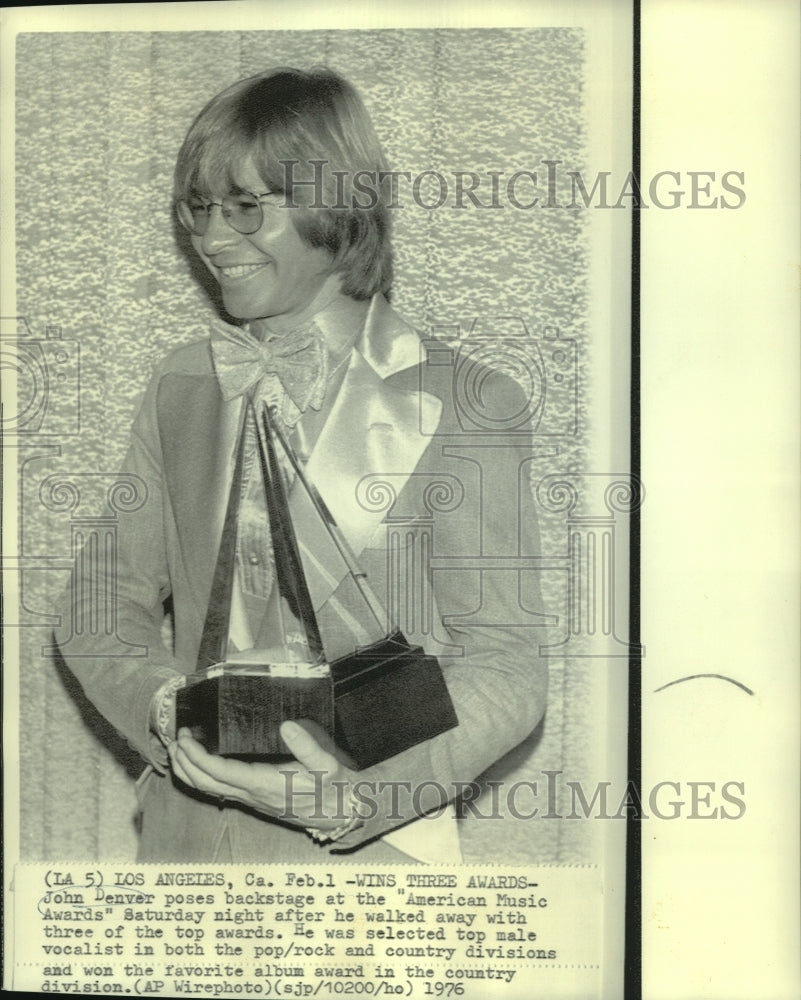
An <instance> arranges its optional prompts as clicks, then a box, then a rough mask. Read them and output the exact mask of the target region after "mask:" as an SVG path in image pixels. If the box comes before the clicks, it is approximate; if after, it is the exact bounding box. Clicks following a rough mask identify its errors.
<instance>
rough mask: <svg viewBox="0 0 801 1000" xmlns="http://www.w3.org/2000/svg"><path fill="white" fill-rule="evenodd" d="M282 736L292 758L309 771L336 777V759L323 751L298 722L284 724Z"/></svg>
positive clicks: (337, 767) (337, 766)
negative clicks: (322, 772) (323, 772)
mask: <svg viewBox="0 0 801 1000" xmlns="http://www.w3.org/2000/svg"><path fill="white" fill-rule="evenodd" d="M281 736H282V737H283V739H284V742H285V743H286V745H287V746H288V747H289V749H290V751H291V753H292V756H293V757H294V758H295V760H297V761H299V762H300V763H301V764H302V765H303V766H304V767H305V768H306V770H307V771H328V772H329V773H330V774H331V776H332V777H333V776H335V775H336V773H337V771H338V770H339V764H338V763H337V760H336V758H335V757H334V756H333V755H332V754H330V753H329V752H328V751H327V750H325V749H323V747H322V746H320V744H319V743H318V742H317V740H316V739H315V738H314V737H313V736H312V735H311V733H309V732H307V731H306V730H305V729H304V728H303V727H302V726H300V725H298V723H297V722H284V723H282V724H281Z"/></svg>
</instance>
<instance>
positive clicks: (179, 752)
mask: <svg viewBox="0 0 801 1000" xmlns="http://www.w3.org/2000/svg"><path fill="white" fill-rule="evenodd" d="M193 742H194V741H193ZM170 758H171V761H172V770H173V774H175V776H176V777H177V778H179V779H180V780H181V781H183V782H184V784H186V785H189V786H190V787H192V788H197V789H198V791H201V792H207V793H208V794H209V795H216V796H217V797H218V798H226V799H231V800H232V801H235V802H243V803H247V800H248V795H247V793H246V791H245V790H244V789H242V788H241V787H239V786H238V785H236V784H232V783H231V782H229V781H224V780H220V779H219V778H216V777H214V776H213V775H210V774H209V773H208V771H206V770H204V769H203V768H202V767H198V765H197V764H196V763H195V762H194V760H193V759H192V757H191V756H190V753H189V752H188V750H187V747H186V746H185V745H184V742H183V741H182V740H179V741H178V742H177V743H173V744H172V746H171V747H170Z"/></svg>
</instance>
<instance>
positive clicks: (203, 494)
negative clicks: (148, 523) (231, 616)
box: [157, 372, 243, 615]
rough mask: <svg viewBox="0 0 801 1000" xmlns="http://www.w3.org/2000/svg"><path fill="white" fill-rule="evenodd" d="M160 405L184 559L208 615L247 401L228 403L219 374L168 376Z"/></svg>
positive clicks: (161, 387)
mask: <svg viewBox="0 0 801 1000" xmlns="http://www.w3.org/2000/svg"><path fill="white" fill-rule="evenodd" d="M157 406H158V415H159V433H160V436H161V446H162V451H163V454H164V474H165V478H166V481H167V489H168V492H169V497H170V503H171V504H172V508H173V514H174V517H175V524H176V529H177V532H178V544H179V547H180V551H181V558H182V561H183V564H184V568H185V570H186V577H187V580H188V581H189V586H190V588H191V591H192V595H193V597H194V599H195V601H196V603H197V605H198V608H199V609H200V612H201V614H202V615H205V614H206V610H207V608H208V604H209V594H210V590H211V584H212V578H213V576H214V569H215V566H216V563H217V554H218V551H219V547H220V538H221V535H222V528H223V521H224V519H225V512H226V508H227V505H228V497H229V493H230V490H231V483H232V480H233V472H234V461H235V457H236V443H237V441H238V439H239V431H240V427H241V422H242V410H243V407H242V399H241V398H238V399H234V400H231V401H230V402H227V403H226V402H225V401H224V400H223V398H222V396H221V395H220V391H219V388H218V386H217V378H216V376H215V375H214V374H213V373H209V374H207V375H206V374H201V375H196V374H184V373H178V372H168V373H167V374H165V375H164V377H163V378H162V380H161V382H160V383H159V390H158V402H157Z"/></svg>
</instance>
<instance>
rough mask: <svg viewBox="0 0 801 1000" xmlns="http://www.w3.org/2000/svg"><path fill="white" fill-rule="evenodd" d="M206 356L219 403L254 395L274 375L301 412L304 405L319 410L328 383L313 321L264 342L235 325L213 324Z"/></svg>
mask: <svg viewBox="0 0 801 1000" xmlns="http://www.w3.org/2000/svg"><path fill="white" fill-rule="evenodd" d="M211 351H212V357H213V359H214V370H215V371H216V373H217V379H218V380H219V383H220V391H221V392H222V394H223V398H224V399H226V400H229V399H234V398H235V397H236V396H242V395H245V394H246V393H253V394H254V395H257V394H258V392H259V383H260V382H261V381H262V379H263V378H264V376H265V375H268V374H270V373H274V374H276V375H277V376H278V378H279V379H280V380H281V384H282V385H283V387H284V390H285V391H286V393H287V395H288V396H289V398H290V399H291V400H292V402H293V403H294V404H295V406H296V407H297V408H298V410H300V412H301V413H304V412H305V411H306V409H307V408H308V407H309V406H311V407H312V408H313V409H315V410H319V409H320V406H321V405H322V402H323V397H324V396H325V387H326V383H327V381H328V351H327V349H326V346H325V341H324V340H323V335H322V332H321V331H320V329H319V327H317V326H316V325H315V323H314V322H312V323H311V324H310V325H309V326H307V327H303V328H301V329H299V330H292V331H290V332H289V333H288V334H286V335H285V336H282V337H276V338H275V339H273V340H269V341H264V342H260V341H258V340H256V338H255V337H253V336H252V335H251V334H249V333H247V332H246V331H245V330H242V329H240V328H239V327H238V326H230V325H229V324H228V323H223V322H217V323H215V324H213V326H212V329H211Z"/></svg>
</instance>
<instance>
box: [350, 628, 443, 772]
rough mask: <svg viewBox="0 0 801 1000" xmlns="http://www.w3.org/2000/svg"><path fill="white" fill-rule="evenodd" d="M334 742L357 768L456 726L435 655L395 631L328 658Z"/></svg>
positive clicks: (370, 765) (377, 762)
mask: <svg viewBox="0 0 801 1000" xmlns="http://www.w3.org/2000/svg"><path fill="white" fill-rule="evenodd" d="M331 676H332V678H333V681H334V706H335V716H336V730H335V736H334V738H335V741H336V744H337V746H339V747H341V748H342V749H343V750H345V751H346V752H347V753H348V754H349V756H350V757H351V759H352V760H353V761H354V763H355V766H356V768H357V770H360V771H361V770H363V769H364V768H366V767H372V766H373V765H374V764H379V763H380V762H381V761H382V760H387V759H388V758H389V757H394V756H395V755H396V754H399V753H402V752H403V751H404V750H409V749H411V747H414V746H417V745H418V744H419V743H423V742H424V741H425V740H430V739H432V737H434V736H439V735H440V734H441V733H444V732H446V731H447V730H448V729H453V728H454V727H455V726H458V724H459V720H458V718H457V716H456V711H455V709H454V707H453V702H452V701H451V697H450V694H449V693H448V688H447V687H446V685H445V678H444V677H443V676H442V669H441V668H440V665H439V661H438V660H437V658H436V657H435V656H428V655H426V653H425V652H424V651H423V648H422V647H421V646H410V645H409V642H408V640H407V639H406V638H405V636H404V635H403V633H401V632H395V633H394V634H393V635H391V636H388V637H387V638H386V639H383V640H381V641H380V642H377V643H374V644H373V645H372V646H369V647H367V648H366V649H362V650H357V651H356V652H355V653H352V654H351V655H350V656H343V657H341V658H340V659H338V660H334V661H333V662H332V663H331Z"/></svg>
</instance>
